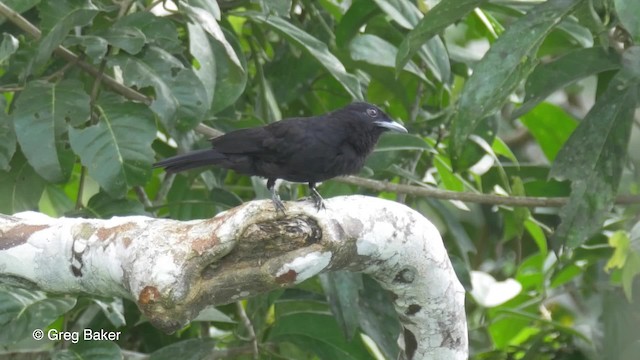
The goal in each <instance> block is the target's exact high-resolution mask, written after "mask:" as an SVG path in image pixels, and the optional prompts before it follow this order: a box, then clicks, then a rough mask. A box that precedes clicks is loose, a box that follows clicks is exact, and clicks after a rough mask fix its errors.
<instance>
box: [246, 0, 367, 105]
mask: <svg viewBox="0 0 640 360" xmlns="http://www.w3.org/2000/svg"><path fill="white" fill-rule="evenodd" d="M242 15H244V16H246V17H248V18H250V19H251V20H253V21H255V22H258V23H261V24H266V25H268V26H269V27H271V28H273V29H274V30H276V31H278V32H279V33H281V34H282V35H283V36H285V37H286V38H288V39H290V40H291V41H293V42H294V43H295V44H297V45H299V46H300V47H302V48H303V49H304V50H306V51H307V52H309V54H311V56H313V57H314V58H315V59H316V60H317V61H318V62H319V63H320V64H321V65H322V66H324V67H325V68H326V69H327V70H328V71H329V73H330V74H331V75H332V76H333V77H334V78H335V79H336V80H337V81H338V82H339V83H340V84H341V85H342V87H343V88H344V89H345V90H346V91H347V92H348V93H349V94H350V95H351V97H352V98H354V99H357V100H362V89H361V88H360V83H359V82H358V79H357V78H356V77H355V76H353V75H351V74H349V73H348V72H347V70H346V69H345V67H344V65H343V64H342V63H341V62H340V60H338V58H336V57H335V56H334V55H333V54H332V53H331V52H330V51H329V48H328V47H327V44H325V43H323V42H322V41H320V40H318V39H316V38H315V37H313V36H311V35H309V34H308V33H306V32H304V31H303V30H302V29H300V28H298V27H296V26H294V25H293V24H291V23H290V22H288V21H286V20H284V19H282V18H279V17H277V16H267V15H264V14H261V13H257V12H245V13H242Z"/></svg>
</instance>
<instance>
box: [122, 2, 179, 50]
mask: <svg viewBox="0 0 640 360" xmlns="http://www.w3.org/2000/svg"><path fill="white" fill-rule="evenodd" d="M113 27H115V28H135V29H138V30H140V31H142V33H143V34H144V37H145V39H146V42H147V43H148V44H149V45H155V46H157V47H160V48H162V49H164V50H166V51H168V52H170V53H172V54H174V53H180V52H182V43H181V42H180V39H178V29H177V28H176V25H175V24H174V23H173V22H172V21H171V20H169V19H167V18H164V17H158V16H154V15H153V14H151V13H150V12H147V11H139V12H135V13H133V14H129V15H126V16H123V17H122V18H120V19H118V21H116V22H115V23H114V24H113Z"/></svg>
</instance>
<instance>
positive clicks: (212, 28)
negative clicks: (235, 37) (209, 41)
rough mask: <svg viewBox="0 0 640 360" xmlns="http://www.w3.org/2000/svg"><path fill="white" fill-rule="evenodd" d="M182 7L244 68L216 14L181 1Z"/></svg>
mask: <svg viewBox="0 0 640 360" xmlns="http://www.w3.org/2000/svg"><path fill="white" fill-rule="evenodd" d="M180 8H181V9H184V10H185V12H186V13H187V16H189V18H190V19H191V21H193V22H194V23H196V24H200V26H202V28H203V29H204V30H205V31H206V32H207V33H208V34H209V35H211V36H212V37H213V39H214V40H215V41H217V42H218V43H219V44H220V45H222V47H223V48H224V50H225V54H226V56H227V58H228V59H229V60H231V62H232V63H233V64H234V65H235V66H237V67H238V69H240V70H244V68H243V67H242V64H241V63H240V59H239V58H238V55H237V54H236V52H235V50H234V49H233V47H232V46H231V44H230V43H229V42H228V41H227V38H226V37H225V35H224V33H223V32H222V28H221V27H220V24H218V21H217V20H216V18H215V16H214V14H212V13H210V12H209V11H207V10H205V9H202V8H200V7H196V6H190V5H188V4H186V3H185V2H180ZM218 11H219V10H218Z"/></svg>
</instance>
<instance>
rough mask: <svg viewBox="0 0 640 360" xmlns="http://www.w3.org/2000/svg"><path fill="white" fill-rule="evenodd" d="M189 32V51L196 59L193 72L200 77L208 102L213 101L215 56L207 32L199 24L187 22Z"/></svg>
mask: <svg viewBox="0 0 640 360" xmlns="http://www.w3.org/2000/svg"><path fill="white" fill-rule="evenodd" d="M187 29H188V32H189V52H190V53H191V55H192V56H193V57H194V58H195V59H196V61H198V64H197V66H195V67H194V68H193V72H194V73H195V74H196V76H197V77H198V78H199V79H200V81H201V82H202V84H203V85H204V89H205V91H206V92H207V100H208V102H207V103H208V104H211V102H212V101H213V96H214V91H215V88H216V58H215V55H214V51H213V48H212V46H211V44H209V39H208V38H207V34H206V33H205V32H204V29H202V26H200V25H199V24H194V23H192V22H189V23H187Z"/></svg>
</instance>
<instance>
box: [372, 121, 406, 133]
mask: <svg viewBox="0 0 640 360" xmlns="http://www.w3.org/2000/svg"><path fill="white" fill-rule="evenodd" d="M374 123H375V124H376V125H378V126H380V127H382V128H385V129H387V130H391V131H396V132H400V133H408V131H407V129H405V127H404V126H402V125H400V124H399V123H397V122H395V121H375V122H374Z"/></svg>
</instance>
